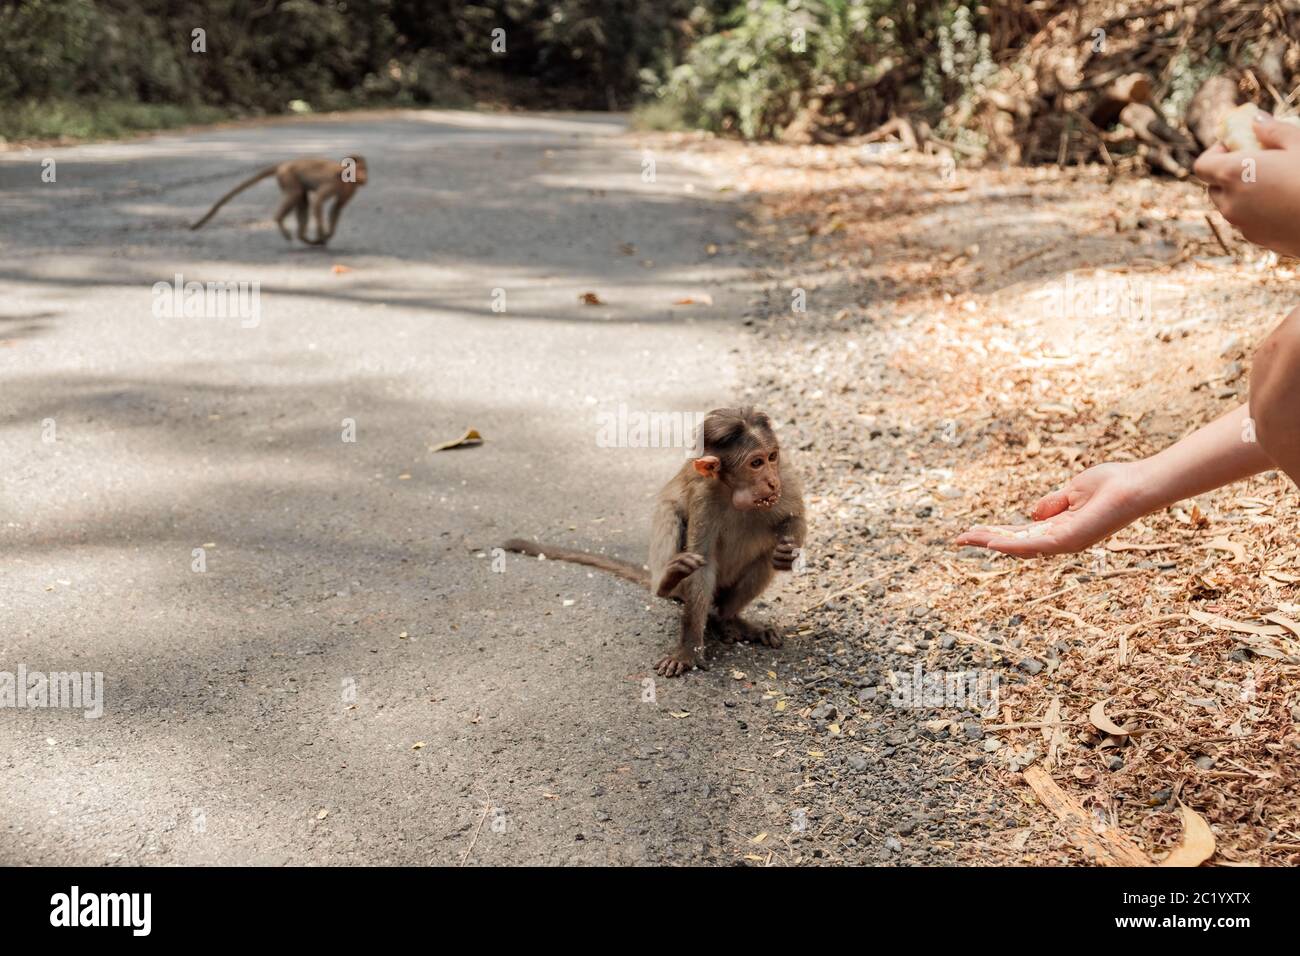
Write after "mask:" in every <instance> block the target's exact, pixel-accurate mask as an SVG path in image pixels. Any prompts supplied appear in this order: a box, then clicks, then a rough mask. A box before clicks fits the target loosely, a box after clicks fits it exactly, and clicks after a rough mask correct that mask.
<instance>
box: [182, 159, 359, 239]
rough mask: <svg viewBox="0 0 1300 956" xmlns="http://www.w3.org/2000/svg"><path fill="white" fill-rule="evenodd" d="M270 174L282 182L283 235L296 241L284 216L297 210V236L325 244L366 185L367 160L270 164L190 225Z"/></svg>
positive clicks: (278, 214)
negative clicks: (311, 227)
mask: <svg viewBox="0 0 1300 956" xmlns="http://www.w3.org/2000/svg"><path fill="white" fill-rule="evenodd" d="M268 176H274V177H275V181H276V182H277V183H279V185H280V208H279V209H277V210H276V211H275V224H276V225H277V226H279V227H280V234H281V235H283V236H284V238H285V239H287V240H288V241H290V242H292V241H293V237H292V236H291V235H290V234H289V230H288V229H286V228H284V219H285V217H286V216H287V215H289V213H291V212H294V213H297V214H298V238H299V239H301V240H302V241H303V242H305V243H307V244H308V245H312V246H323V245H325V244H326V243H327V242H329V241H330V239H332V238H333V237H334V229H335V228H336V227H337V226H338V223H339V213H340V212H342V211H343V207H344V206H346V205H347V204H348V202H349V201H351V199H352V197H353V195H354V194H355V193H356V191H357V189H358V188H359V187H361V186H364V185H365V184H366V161H365V160H364V159H363V158H361V157H360V156H348V157H345V158H344V159H342V160H339V161H335V160H333V159H314V158H313V159H291V160H288V161H287V162H283V163H279V164H277V165H275V166H268V167H266V169H263V170H262V171H261V172H259V173H257V174H256V175H254V176H251V177H249V178H248V179H245V180H244V181H243V182H242V183H240V184H239V185H238V186H236V187H235V188H234V189H232V190H230V192H228V193H226V194H225V195H224V196H222V197H221V198H220V199H218V200H217V201H216V203H215V204H214V205H213V207H212V208H211V209H209V210H208V214H207V215H206V216H204V217H203V218H202V219H200V220H199V221H198V222H196V223H195V224H194V225H192V226H190V228H191V229H198V228H199V227H200V226H202V225H204V224H205V223H206V222H207V221H208V220H209V219H211V218H212V217H213V216H215V215H216V214H217V210H218V209H220V208H221V207H222V206H224V205H225V204H226V203H227V202H229V201H230V199H231V198H233V197H234V196H237V195H238V194H239V193H241V192H243V191H244V190H245V189H247V188H248V187H249V186H252V185H253V184H254V183H258V182H261V181H262V180H263V179H266V178H267V177H268ZM330 199H333V200H334V205H333V206H331V207H330V213H329V227H328V228H326V226H325V203H326V202H327V201H328V200H330ZM309 214H310V215H311V216H314V217H315V219H316V238H315V239H308V238H307V219H308V215H309Z"/></svg>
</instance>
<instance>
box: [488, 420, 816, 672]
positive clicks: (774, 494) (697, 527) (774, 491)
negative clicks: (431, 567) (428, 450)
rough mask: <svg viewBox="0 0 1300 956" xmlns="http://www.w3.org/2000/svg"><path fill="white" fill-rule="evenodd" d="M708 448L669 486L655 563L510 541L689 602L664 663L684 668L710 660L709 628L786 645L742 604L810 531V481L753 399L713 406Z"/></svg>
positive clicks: (661, 666)
mask: <svg viewBox="0 0 1300 956" xmlns="http://www.w3.org/2000/svg"><path fill="white" fill-rule="evenodd" d="M701 439H702V445H703V448H702V450H703V452H704V454H703V455H701V456H700V457H699V458H695V459H693V460H691V461H688V462H687V463H686V464H685V465H683V466H682V469H681V471H679V472H678V473H677V475H676V476H675V477H674V478H673V479H672V480H671V481H670V482H668V484H667V485H665V486H664V489H663V491H661V492H660V493H659V500H658V503H657V504H656V505H655V512H654V519H653V522H652V525H651V530H650V572H649V574H647V573H646V572H645V571H643V570H642V569H641V568H638V567H636V566H635V565H633V564H630V563H628V562H624V561H618V560H615V559H613V558H607V557H605V556H603V555H595V554H586V553H584V552H581V551H571V550H568V549H566V548H544V547H542V546H540V545H537V544H533V543H531V542H528V541H521V540H519V539H515V540H512V541H508V542H506V544H505V547H506V548H508V549H509V550H511V551H519V552H521V553H523V554H532V555H538V554H543V553H544V554H545V555H546V556H547V557H548V558H558V559H560V560H561V561H572V562H575V563H577V564H585V565H588V566H590V567H596V568H601V569H602V570H605V571H610V572H612V573H614V574H617V575H619V576H620V577H624V578H627V579H628V580H630V581H635V582H636V583H638V584H641V585H643V586H648V587H650V588H651V589H652V590H653V591H654V592H655V593H656V594H657V595H659V596H660V597H664V598H671V599H674V600H677V601H680V602H681V604H682V621H681V637H680V639H679V640H678V641H677V643H676V645H674V646H673V647H672V648H671V649H670V650H669V651H668V653H667V654H665V655H664V656H663V658H661V659H660V661H659V663H658V664H657V665H656V666H655V670H656V671H657V672H658V673H659V674H660V675H661V676H663V677H677V676H679V675H681V674H684V673H685V672H686V671H688V670H690V669H691V668H693V667H697V666H702V664H703V660H704V634H705V630H706V628H707V629H708V630H710V631H712V632H713V633H715V634H716V635H717V636H718V637H719V638H721V639H722V640H723V641H725V642H728V643H731V642H734V641H756V642H759V643H762V644H766V645H767V646H768V647H780V646H781V638H780V635H779V634H778V632H777V631H776V630H775V629H774V628H771V627H765V626H758V625H755V624H751V623H749V622H748V621H746V620H745V619H744V618H742V617H741V616H740V612H741V611H743V610H744V609H745V607H746V606H747V605H748V604H749V603H750V602H751V601H753V600H754V599H755V598H757V597H758V596H759V595H760V594H762V593H763V591H764V590H765V589H766V588H767V586H768V584H770V583H771V581H772V576H773V574H774V573H775V572H777V571H789V570H790V568H791V567H793V565H794V562H795V557H796V555H797V553H798V550H799V549H800V548H802V547H803V543H804V538H805V536H806V534H807V526H806V524H805V522H804V508H803V490H802V488H801V487H800V483H799V478H798V476H797V475H796V474H795V473H794V470H793V469H792V468H791V467H790V465H789V463H788V462H787V460H786V459H785V457H784V456H783V455H782V454H781V450H780V447H779V445H778V443H777V440H776V435H775V434H774V433H773V431H772V423H771V420H770V419H769V418H768V417H767V416H766V415H764V414H763V413H762V412H759V411H755V410H754V409H753V408H719V409H715V410H714V411H711V412H709V414H708V415H707V416H706V417H705V419H704V426H703V430H702V435H701Z"/></svg>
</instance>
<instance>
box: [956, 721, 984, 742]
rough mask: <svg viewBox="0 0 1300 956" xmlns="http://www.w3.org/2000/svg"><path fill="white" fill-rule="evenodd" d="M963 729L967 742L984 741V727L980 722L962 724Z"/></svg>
mask: <svg viewBox="0 0 1300 956" xmlns="http://www.w3.org/2000/svg"><path fill="white" fill-rule="evenodd" d="M961 729H962V730H963V731H964V732H965V734H966V739H967V740H983V739H984V725H983V724H981V723H979V722H978V721H974V720H972V721H970V722H968V723H965V724H962V725H961Z"/></svg>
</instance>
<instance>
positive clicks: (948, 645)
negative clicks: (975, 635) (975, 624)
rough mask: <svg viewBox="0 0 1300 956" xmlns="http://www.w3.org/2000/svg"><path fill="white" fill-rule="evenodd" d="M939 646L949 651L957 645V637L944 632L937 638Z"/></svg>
mask: <svg viewBox="0 0 1300 956" xmlns="http://www.w3.org/2000/svg"><path fill="white" fill-rule="evenodd" d="M939 646H940V647H941V648H943V649H944V650H945V651H950V650H952V649H953V648H954V647H956V646H957V638H955V637H953V636H952V635H951V634H945V635H944V636H943V637H942V638H940V639H939Z"/></svg>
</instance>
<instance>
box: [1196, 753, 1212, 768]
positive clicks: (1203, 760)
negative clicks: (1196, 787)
mask: <svg viewBox="0 0 1300 956" xmlns="http://www.w3.org/2000/svg"><path fill="white" fill-rule="evenodd" d="M1195 763H1196V766H1198V767H1200V768H1201V769H1202V770H1212V769H1214V758H1213V757H1211V756H1209V755H1208V754H1201V756H1199V757H1197V758H1196V760H1195Z"/></svg>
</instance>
